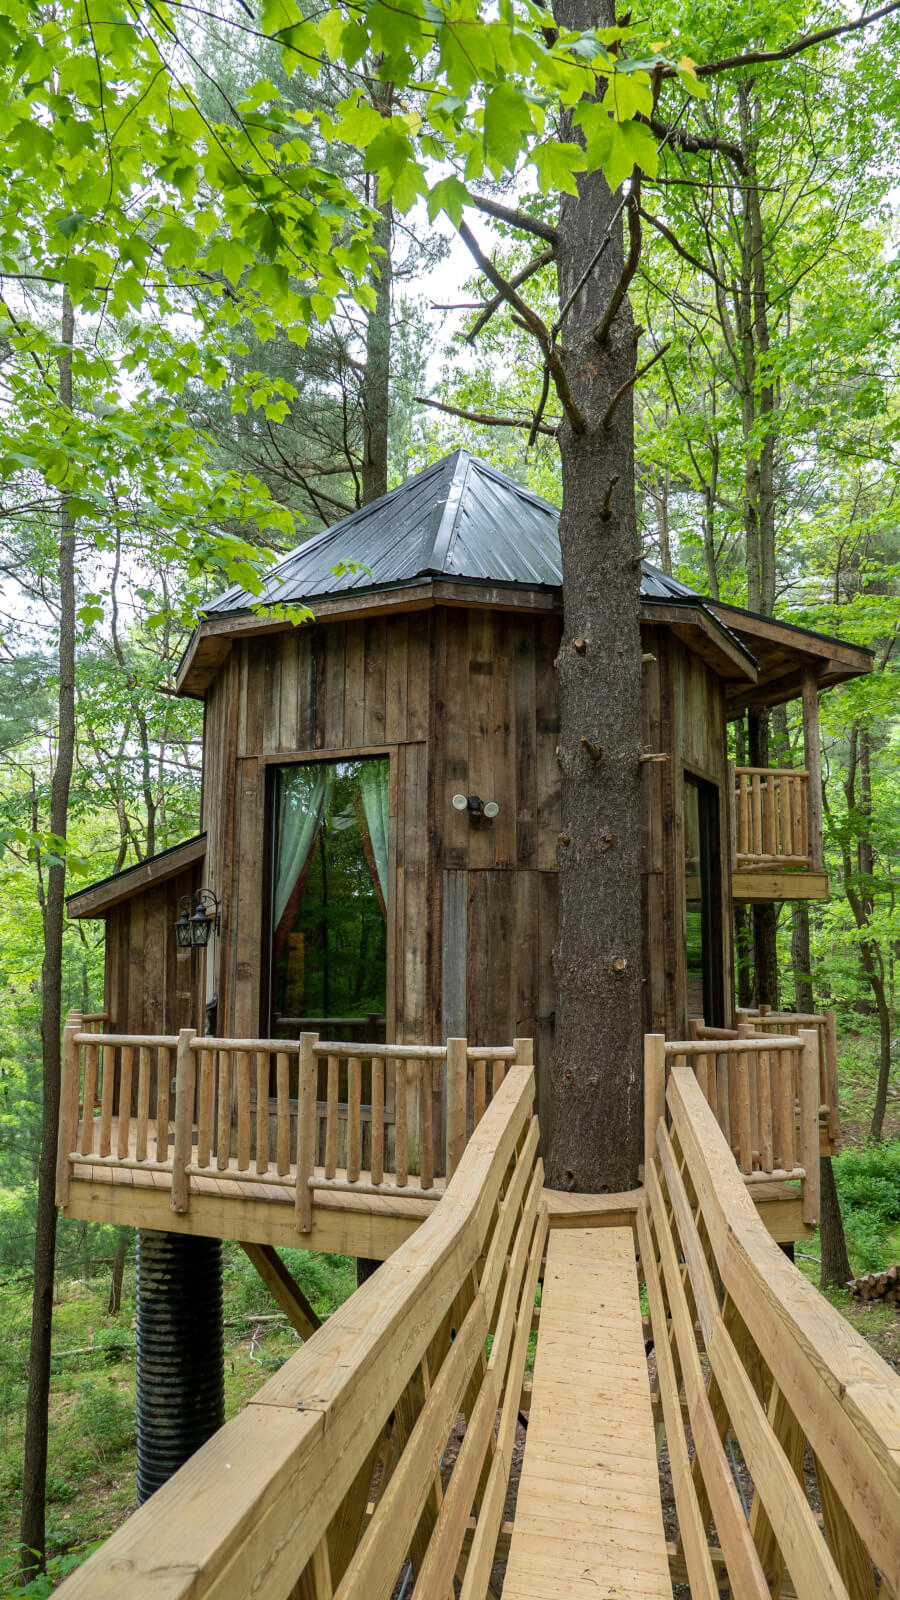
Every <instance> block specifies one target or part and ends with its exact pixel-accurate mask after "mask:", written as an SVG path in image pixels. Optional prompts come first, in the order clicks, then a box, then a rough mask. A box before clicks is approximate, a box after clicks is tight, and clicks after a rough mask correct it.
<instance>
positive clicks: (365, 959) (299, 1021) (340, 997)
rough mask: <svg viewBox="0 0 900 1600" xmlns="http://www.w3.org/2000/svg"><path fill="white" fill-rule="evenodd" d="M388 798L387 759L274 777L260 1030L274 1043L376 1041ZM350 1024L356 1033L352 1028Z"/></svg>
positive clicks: (315, 766) (313, 764)
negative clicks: (309, 1034)
mask: <svg viewBox="0 0 900 1600" xmlns="http://www.w3.org/2000/svg"><path fill="white" fill-rule="evenodd" d="M388 793H389V763H388V761H387V758H386V757H366V758H361V759H359V760H357V761H309V762H303V763H299V764H297V765H293V766H284V767H277V768H276V769H275V771H274V775H273V780H272V789H271V792H270V797H269V804H270V818H271V822H270V839H271V867H270V893H269V904H270V940H269V947H270V1007H269V1008H270V1019H269V1023H270V1028H271V1030H272V1033H273V1035H274V1036H275V1037H278V1036H279V1035H286V1034H296V1032H297V1030H298V1028H304V1027H309V1028H314V1029H316V1030H318V1031H320V1032H321V1031H324V1032H326V1034H328V1033H330V1034H331V1037H332V1038H333V1037H335V1034H337V1036H338V1037H343V1038H347V1037H353V1036H354V1034H355V1033H356V1032H359V1035H360V1037H361V1038H362V1037H365V1038H366V1039H378V1038H380V1039H383V1038H384V1027H385V1002H386V974H387V904H388V893H389V889H388ZM354 1019H360V1022H361V1024H362V1026H361V1027H359V1028H357V1029H354V1028H353V1022H354ZM337 1024H340V1025H341V1026H340V1028H338V1027H337ZM326 1025H327V1026H326Z"/></svg>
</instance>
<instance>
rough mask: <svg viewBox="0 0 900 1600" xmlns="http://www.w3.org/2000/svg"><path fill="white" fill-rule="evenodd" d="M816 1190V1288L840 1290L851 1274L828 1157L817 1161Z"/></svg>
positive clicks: (842, 1220) (835, 1186) (835, 1187)
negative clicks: (818, 1263) (818, 1242)
mask: <svg viewBox="0 0 900 1600" xmlns="http://www.w3.org/2000/svg"><path fill="white" fill-rule="evenodd" d="M819 1189H820V1196H819V1236H820V1239H821V1246H822V1266H821V1271H820V1273H819V1286H820V1288H822V1289H843V1287H844V1284H845V1283H846V1282H847V1279H848V1278H852V1276H853V1272H852V1270H851V1267H850V1257H849V1256H848V1254H847V1239H846V1236H845V1234H844V1219H843V1217H842V1216H841V1206H840V1201H839V1200H838V1192H837V1185H836V1184H835V1181H834V1167H833V1166H832V1164H831V1157H830V1156H822V1157H821V1158H820V1160H819Z"/></svg>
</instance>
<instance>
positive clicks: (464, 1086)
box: [447, 1039, 469, 1178]
mask: <svg viewBox="0 0 900 1600" xmlns="http://www.w3.org/2000/svg"><path fill="white" fill-rule="evenodd" d="M468 1048H469V1041H468V1040H467V1039H448V1040H447V1177H448V1178H452V1177H453V1174H454V1172H455V1171H456V1169H457V1167H458V1166H459V1163H460V1161H461V1160H462V1153H463V1151H464V1150H465V1148H466V1135H467V1110H468V1098H469V1096H468V1088H469V1057H468Z"/></svg>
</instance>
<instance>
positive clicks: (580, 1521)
mask: <svg viewBox="0 0 900 1600" xmlns="http://www.w3.org/2000/svg"><path fill="white" fill-rule="evenodd" d="M671 1594H672V1586H671V1583H670V1581H669V1562H668V1556H667V1553H666V1543H665V1533H664V1531H663V1522H662V1508H661V1505H660V1497H659V1478H658V1474H657V1466H656V1444H655V1439H654V1432H653V1415H652V1409H651V1403H650V1386H649V1382H648V1375H647V1358H646V1355H645V1351H644V1333H643V1327H642V1322H641V1306H640V1299H639V1297H638V1280H637V1271H636V1267H635V1259H634V1239H633V1236H632V1233H631V1230H630V1229H626V1228H585V1229H579V1230H574V1229H572V1230H565V1231H560V1232H557V1233H554V1234H552V1235H551V1237H550V1240H549V1242H548V1246H547V1264H546V1268H545V1272H544V1288H543V1295H542V1298H541V1318H540V1337H539V1341H538V1356H537V1363H536V1366H535V1372H534V1387H533V1392H532V1397H531V1410H530V1413H529V1419H528V1444H527V1448H526V1450H525V1457H524V1461H523V1463H522V1476H521V1480H520V1483H519V1493H518V1499H517V1501H516V1520H515V1527H514V1530H513V1535H512V1543H511V1545H510V1554H509V1563H508V1566H507V1570H506V1579H505V1582H504V1585H503V1597H504V1600H537V1597H540V1600H563V1597H564V1596H571V1597H572V1600H579V1597H580V1596H591V1597H592V1600H596V1597H597V1596H598V1595H604V1596H612V1595H615V1596H621V1597H623V1600H624V1597H626V1596H627V1597H628V1600H671Z"/></svg>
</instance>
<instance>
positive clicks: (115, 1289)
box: [106, 1228, 131, 1317]
mask: <svg viewBox="0 0 900 1600" xmlns="http://www.w3.org/2000/svg"><path fill="white" fill-rule="evenodd" d="M130 1237H131V1229H130V1228H120V1229H119V1236H118V1238H117V1239H116V1253H115V1255H114V1256H113V1263H112V1273H111V1274H110V1279H109V1299H108V1300H107V1302H106V1311H107V1315H108V1316H110V1317H117V1316H118V1315H119V1312H120V1311H121V1309H122V1279H123V1278H124V1276H125V1261H126V1258H127V1256H128V1241H129V1239H130Z"/></svg>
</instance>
